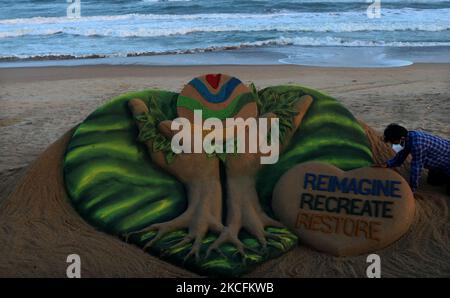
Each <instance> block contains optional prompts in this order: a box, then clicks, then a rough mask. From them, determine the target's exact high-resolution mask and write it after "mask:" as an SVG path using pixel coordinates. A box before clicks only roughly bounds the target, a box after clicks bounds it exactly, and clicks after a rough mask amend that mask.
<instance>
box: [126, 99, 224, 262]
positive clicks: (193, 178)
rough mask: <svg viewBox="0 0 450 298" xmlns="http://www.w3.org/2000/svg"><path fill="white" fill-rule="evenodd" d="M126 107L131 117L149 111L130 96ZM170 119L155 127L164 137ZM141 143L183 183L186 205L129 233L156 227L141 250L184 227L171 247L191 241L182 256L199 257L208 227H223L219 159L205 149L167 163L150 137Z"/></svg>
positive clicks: (169, 131) (163, 167)
mask: <svg viewBox="0 0 450 298" xmlns="http://www.w3.org/2000/svg"><path fill="white" fill-rule="evenodd" d="M128 107H129V109H130V110H131V112H132V114H133V116H134V117H136V116H139V115H143V114H145V113H148V112H149V110H148V108H147V106H146V104H145V103H144V102H143V101H142V100H141V99H132V100H130V101H129V103H128ZM171 122H172V121H162V122H160V123H159V125H158V129H159V131H160V132H161V133H162V134H163V135H164V136H165V137H167V138H168V139H170V138H171V137H172V136H173V134H174V132H173V131H172V130H171ZM136 124H137V125H138V127H139V129H142V127H143V123H142V122H140V121H137V122H136ZM145 145H146V147H147V150H148V153H149V155H150V156H151V159H152V161H153V162H154V163H155V164H157V165H158V166H159V167H161V168H162V169H164V170H165V171H167V172H168V173H170V174H172V175H173V176H175V177H176V178H177V179H178V180H179V181H181V182H182V183H183V184H184V186H185V187H186V191H187V199H188V208H187V209H186V211H185V212H184V213H183V214H182V215H180V216H179V217H177V218H175V219H173V220H171V221H168V222H164V223H157V224H153V225H151V226H149V227H146V228H144V229H142V230H140V231H136V232H133V233H132V234H136V233H142V232H148V231H158V232H157V234H156V236H155V237H154V238H153V239H152V240H151V241H149V242H148V243H147V244H146V245H145V247H144V250H145V249H146V248H148V247H150V246H152V245H153V244H154V243H155V242H157V241H158V240H159V239H161V237H163V236H164V235H165V234H167V233H169V232H172V231H175V230H179V229H184V228H187V229H188V231H189V232H188V235H187V236H186V237H185V239H183V240H182V241H181V242H180V243H178V244H176V245H175V247H178V246H182V245H185V244H186V243H190V242H192V241H193V245H192V250H191V251H190V253H189V254H188V255H187V256H186V258H189V257H190V256H192V255H195V256H196V258H199V253H200V246H201V242H202V240H203V238H204V236H205V235H206V233H207V232H208V230H211V231H214V232H217V233H220V232H222V231H223V225H222V221H221V219H222V191H221V185H220V175H219V159H218V158H217V157H209V156H207V155H206V154H205V153H189V154H184V153H181V154H177V155H176V157H175V159H174V161H173V162H172V163H170V164H168V163H167V162H166V158H165V153H164V152H163V151H155V150H154V148H153V143H152V141H151V140H148V141H146V142H145Z"/></svg>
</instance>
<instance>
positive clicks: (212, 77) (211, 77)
mask: <svg viewBox="0 0 450 298" xmlns="http://www.w3.org/2000/svg"><path fill="white" fill-rule="evenodd" d="M220 76H221V74H220V73H219V74H207V75H206V81H207V82H208V84H209V85H210V86H211V87H213V88H214V89H217V87H219V82H220Z"/></svg>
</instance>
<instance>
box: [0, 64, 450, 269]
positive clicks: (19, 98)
mask: <svg viewBox="0 0 450 298" xmlns="http://www.w3.org/2000/svg"><path fill="white" fill-rule="evenodd" d="M208 72H225V73H229V74H232V75H235V76H237V77H239V78H241V79H242V80H244V81H245V82H250V81H252V82H255V84H256V85H257V86H258V87H259V88H261V87H265V86H269V85H276V84H282V83H299V84H303V85H306V86H309V87H313V88H316V89H319V90H322V91H324V92H326V93H328V94H330V95H332V96H334V97H336V98H338V99H339V100H341V101H342V102H343V103H344V104H345V105H346V106H347V107H348V108H349V109H350V110H351V111H352V112H353V113H354V114H355V115H356V116H357V117H358V118H359V119H361V120H362V121H364V122H365V123H367V124H368V125H369V126H370V127H372V128H375V129H376V130H378V131H380V130H382V128H383V127H384V126H385V125H386V124H388V123H390V122H399V123H402V124H404V125H406V126H407V127H408V128H410V129H424V130H427V131H430V132H432V133H436V134H439V135H441V136H443V137H446V138H450V117H449V116H448V115H450V65H448V64H419V65H413V66H408V67H402V68H392V69H340V68H311V67H299V66H220V67H217V66H209V67H205V66H201V67H200V66H199V67H195V66H190V67H139V66H132V67H130V66H96V67H91V66H89V67H88V66H86V67H75V68H67V67H57V68H28V69H0V256H2V257H1V259H0V276H28V277H30V276H65V268H66V263H65V258H66V257H67V255H68V254H71V253H78V254H80V255H81V257H82V260H83V267H82V270H83V271H82V274H83V276H86V277H88V276H194V274H192V273H190V272H187V271H185V270H183V269H179V268H176V267H175V266H172V265H170V264H167V263H165V262H162V261H160V260H158V259H157V258H154V257H152V256H150V255H148V254H145V253H143V252H142V250H140V249H138V248H136V247H133V246H130V245H128V244H125V243H123V242H122V241H120V240H119V239H117V238H115V237H112V236H109V235H106V234H104V233H101V232H99V231H96V230H95V229H94V228H93V227H91V226H89V225H88V224H87V223H85V222H84V221H83V220H82V219H81V218H80V217H79V216H78V215H77V214H76V212H75V211H74V210H73V209H72V208H71V206H70V204H69V203H68V201H67V198H66V195H65V193H64V188H63V181H62V176H61V160H62V154H63V151H64V148H65V144H66V143H67V140H68V134H65V133H66V132H67V131H68V130H70V129H71V128H72V127H73V126H74V125H76V124H77V123H79V122H80V121H82V120H83V119H84V118H85V117H86V116H87V115H88V114H89V113H90V112H92V111H93V110H94V109H95V108H96V107H98V106H99V105H100V104H101V103H102V102H104V101H106V100H107V99H108V98H110V97H112V96H116V95H119V94H121V93H124V92H128V91H135V90H140V89H145V88H156V87H158V88H161V89H168V90H174V91H179V90H180V89H181V88H182V86H183V84H184V83H186V82H187V81H188V80H189V79H190V78H192V77H194V76H197V75H199V74H202V73H208ZM366 129H367V134H368V136H369V138H370V140H371V143H372V150H373V151H374V155H375V156H377V158H378V159H379V160H380V161H381V160H385V159H387V158H389V157H391V156H392V154H393V153H392V151H391V150H390V149H389V148H388V147H387V146H386V145H385V144H383V143H382V142H380V139H379V135H377V133H376V132H375V131H373V130H371V129H370V128H369V127H366ZM63 134H64V136H63V137H61V138H60V136H61V135H63ZM57 139H59V140H58V141H57V142H56V143H54V144H53V145H52V146H50V147H49V148H48V149H47V151H46V152H45V153H43V154H42V155H41V156H40V157H39V158H38V159H37V160H36V161H35V162H34V163H33V165H32V166H30V167H28V165H29V164H30V163H31V162H32V161H33V160H35V159H36V158H37V157H38V155H40V154H41V152H42V151H43V150H44V149H45V148H47V147H48V145H49V144H50V143H52V142H54V141H55V140H57ZM400 172H401V174H402V175H404V176H407V168H402V169H401V170H400ZM14 188H15V189H14ZM416 199H417V214H416V219H415V222H414V224H413V226H412V228H411V230H410V232H409V233H407V234H406V235H405V236H404V237H403V238H401V239H400V240H399V241H397V242H396V243H394V244H393V245H392V246H390V247H388V248H386V249H383V250H382V251H380V252H378V253H379V254H380V255H381V258H382V275H383V276H384V277H389V276H447V277H450V218H449V217H450V215H449V207H450V199H449V197H448V196H446V195H445V194H444V190H443V188H442V187H430V186H427V185H425V184H424V183H422V187H421V188H420V190H419V192H418V193H417V194H416ZM365 268H366V262H365V256H359V257H348V258H335V257H331V256H327V255H325V254H322V253H318V252H315V251H313V250H311V249H309V248H307V247H305V246H299V247H297V248H296V249H294V250H292V251H291V252H289V253H287V254H285V255H284V256H282V257H280V258H278V259H276V260H272V261H269V262H267V263H265V264H263V265H261V266H260V267H259V268H257V269H256V270H255V271H253V272H251V273H250V274H249V276H254V277H257V276H258V277H261V276H263V277H307V276H365Z"/></svg>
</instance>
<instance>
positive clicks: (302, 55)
mask: <svg viewBox="0 0 450 298" xmlns="http://www.w3.org/2000/svg"><path fill="white" fill-rule="evenodd" d="M415 63H450V46H423V47H412V46H405V47H402V46H398V47H389V46H386V47H381V46H295V45H286V46H262V47H256V46H246V47H240V48H233V47H222V48H217V49H206V50H205V49H203V50H189V51H182V52H177V51H169V52H161V53H151V52H142V53H123V54H121V55H119V54H105V53H97V54H86V55H84V56H80V57H78V56H76V55H75V56H74V55H72V54H61V55H58V54H48V55H40V56H36V57H28V58H17V59H16V58H13V57H9V58H6V57H3V58H0V69H2V68H16V67H17V68H20V67H55V66H81V65H90V66H97V65H114V66H118V65H128V66H131V65H141V66H200V65H201V66H208V65H241V66H243V65H245V66H257V65H297V66H313V67H346V68H395V67H401V66H407V65H412V64H415Z"/></svg>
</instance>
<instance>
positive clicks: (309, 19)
mask: <svg viewBox="0 0 450 298" xmlns="http://www.w3.org/2000/svg"><path fill="white" fill-rule="evenodd" d="M374 1H375V0H370V1H369V2H366V0H362V1H361V0H359V1H358V0H303V1H294V0H248V1H242V0H241V1H238V0H215V1H211V0H172V1H170V0H166V1H156V0H127V1H125V0H122V1H120V0H119V1H116V0H115V1H107V0H89V1H87V0H81V1H80V2H81V5H80V17H75V18H74V17H68V15H67V8H68V5H70V3H67V2H66V1H65V0H53V1H49V0H0V61H1V63H0V66H7V65H11V64H10V63H8V62H11V61H14V63H16V64H17V61H19V62H21V61H23V60H49V59H52V60H63V59H73V58H96V60H94V61H92V62H90V63H96V64H98V63H108V64H116V63H119V64H127V63H133V64H280V63H288V64H304V65H320V66H357V67H358V66H367V67H384V66H401V65H408V64H411V63H413V62H450V54H449V53H450V51H449V49H450V1H442V0H416V1H410V0H381V2H380V4H381V5H380V7H381V10H380V17H379V18H370V17H369V15H368V14H367V10H368V7H369V5H371V3H372V2H374ZM377 1H378V0H377ZM205 53H207V54H205ZM142 57H144V58H142ZM98 58H107V60H105V59H98ZM123 58H131V59H123ZM53 63H55V62H53ZM58 63H61V62H58ZM65 63H66V64H67V63H69V64H86V60H77V61H76V62H73V61H72V62H67V61H66V62H65ZM87 63H89V62H87ZM19 64H20V63H19ZM44 64H45V63H44ZM47 64H48V63H47ZM23 65H26V64H23ZM41 65H42V62H41Z"/></svg>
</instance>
